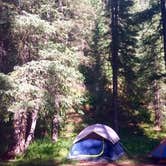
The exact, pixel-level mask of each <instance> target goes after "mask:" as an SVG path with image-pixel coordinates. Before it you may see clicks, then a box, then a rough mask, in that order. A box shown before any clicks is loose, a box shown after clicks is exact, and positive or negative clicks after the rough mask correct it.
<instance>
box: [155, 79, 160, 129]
mask: <svg viewBox="0 0 166 166" xmlns="http://www.w3.org/2000/svg"><path fill="white" fill-rule="evenodd" d="M153 104H154V111H155V122H154V124H155V128H156V129H157V130H160V129H161V125H162V112H161V107H160V94H159V86H158V84H157V81H156V80H155V81H154V102H153Z"/></svg>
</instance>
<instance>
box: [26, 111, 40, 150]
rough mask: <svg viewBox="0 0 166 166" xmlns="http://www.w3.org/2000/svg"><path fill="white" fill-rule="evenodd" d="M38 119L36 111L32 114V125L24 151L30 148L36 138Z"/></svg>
mask: <svg viewBox="0 0 166 166" xmlns="http://www.w3.org/2000/svg"><path fill="white" fill-rule="evenodd" d="M37 118H38V110H34V111H32V112H31V124H30V130H29V132H28V134H27V138H26V142H25V146H24V151H25V150H27V148H28V146H29V145H30V143H31V141H32V140H33V138H34V133H35V128H36V122H37Z"/></svg>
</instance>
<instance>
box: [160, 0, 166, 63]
mask: <svg viewBox="0 0 166 166" xmlns="http://www.w3.org/2000/svg"><path fill="white" fill-rule="evenodd" d="M161 21H162V25H163V31H162V32H163V40H164V41H163V42H164V60H165V66H166V0H161Z"/></svg>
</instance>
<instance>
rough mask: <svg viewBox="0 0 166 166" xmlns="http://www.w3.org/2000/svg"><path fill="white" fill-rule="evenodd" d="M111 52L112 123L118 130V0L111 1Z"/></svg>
mask: <svg viewBox="0 0 166 166" xmlns="http://www.w3.org/2000/svg"><path fill="white" fill-rule="evenodd" d="M110 28H111V37H112V43H111V54H112V75H113V77H112V78H113V98H112V109H113V111H114V116H113V125H114V129H115V131H118V50H119V49H118V48H119V44H118V42H119V41H118V0H112V1H111V27H110Z"/></svg>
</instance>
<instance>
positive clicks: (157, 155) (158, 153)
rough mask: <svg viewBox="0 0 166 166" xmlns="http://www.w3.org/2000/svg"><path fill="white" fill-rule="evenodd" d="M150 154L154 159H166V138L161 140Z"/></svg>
mask: <svg viewBox="0 0 166 166" xmlns="http://www.w3.org/2000/svg"><path fill="white" fill-rule="evenodd" d="M149 156H150V157H152V158H154V159H158V160H165V161H166V139H165V140H163V141H161V143H160V144H159V145H158V146H157V147H156V148H155V149H154V150H153V151H152V152H151V153H150V155H149Z"/></svg>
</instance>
